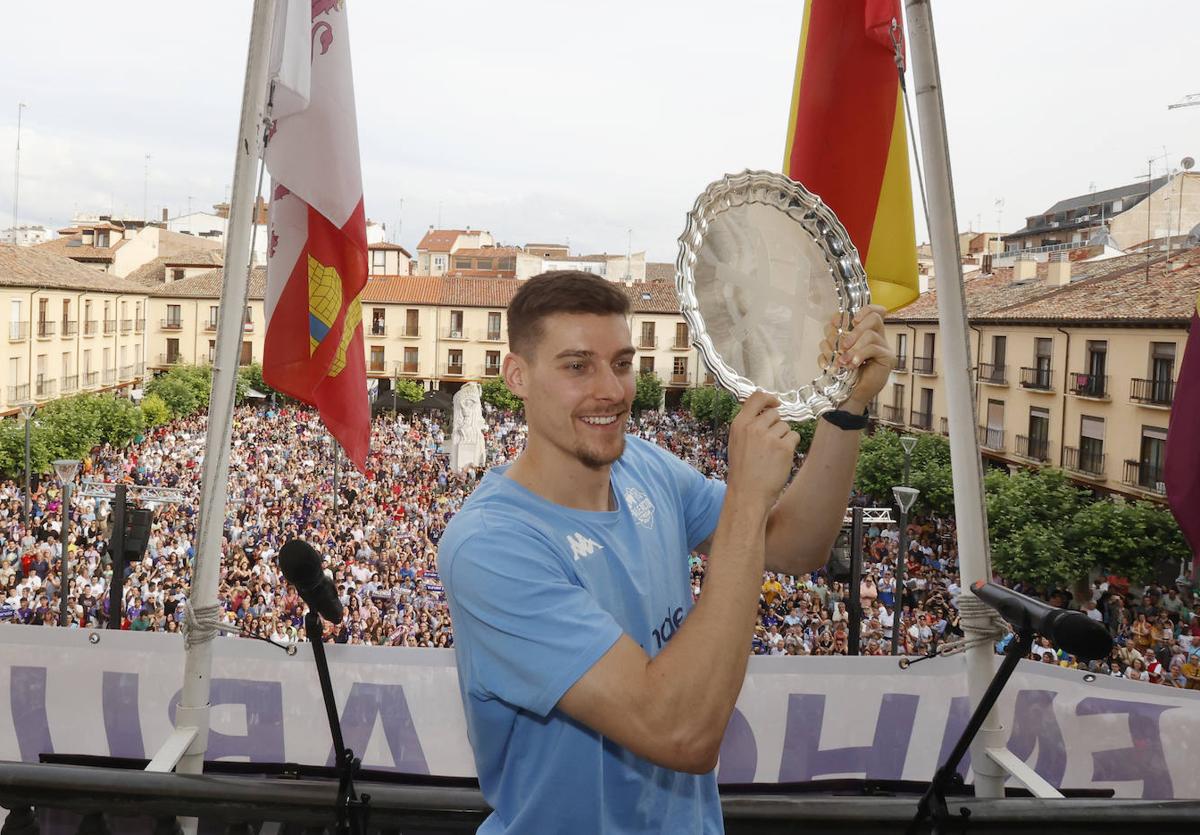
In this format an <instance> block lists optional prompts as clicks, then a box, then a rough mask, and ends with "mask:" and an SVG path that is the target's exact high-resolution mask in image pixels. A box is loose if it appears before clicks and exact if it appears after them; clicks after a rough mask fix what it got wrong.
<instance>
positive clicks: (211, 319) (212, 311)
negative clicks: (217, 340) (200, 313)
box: [208, 304, 220, 330]
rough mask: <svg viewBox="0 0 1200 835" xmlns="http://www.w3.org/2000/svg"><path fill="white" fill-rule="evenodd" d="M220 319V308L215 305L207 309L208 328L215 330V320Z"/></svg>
mask: <svg viewBox="0 0 1200 835" xmlns="http://www.w3.org/2000/svg"><path fill="white" fill-rule="evenodd" d="M219 317H220V308H219V307H217V306H216V305H215V304H214V305H212V306H211V307H209V308H208V326H209V327H210V328H212V329H213V330H216V327H217V319H218V318H219Z"/></svg>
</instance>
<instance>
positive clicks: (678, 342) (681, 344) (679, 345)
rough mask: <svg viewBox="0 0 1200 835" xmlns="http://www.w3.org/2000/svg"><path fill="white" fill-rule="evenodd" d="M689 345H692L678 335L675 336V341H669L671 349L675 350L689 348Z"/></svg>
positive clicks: (686, 349)
mask: <svg viewBox="0 0 1200 835" xmlns="http://www.w3.org/2000/svg"><path fill="white" fill-rule="evenodd" d="M691 347H692V345H691V343H690V342H689V341H688V340H687V339H680V338H679V337H675V341H674V342H672V343H671V349H672V350H675V351H688V350H691Z"/></svg>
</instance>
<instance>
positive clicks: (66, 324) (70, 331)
mask: <svg viewBox="0 0 1200 835" xmlns="http://www.w3.org/2000/svg"><path fill="white" fill-rule="evenodd" d="M62 333H63V336H74V335H75V334H77V333H79V322H78V320H76V319H63V321H62Z"/></svg>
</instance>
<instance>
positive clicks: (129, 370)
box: [121, 363, 133, 380]
mask: <svg viewBox="0 0 1200 835" xmlns="http://www.w3.org/2000/svg"><path fill="white" fill-rule="evenodd" d="M121 379H122V380H132V379H133V364H132V363H130V364H129V365H122V366H121Z"/></svg>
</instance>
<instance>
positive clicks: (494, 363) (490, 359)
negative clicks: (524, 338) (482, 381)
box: [483, 351, 500, 377]
mask: <svg viewBox="0 0 1200 835" xmlns="http://www.w3.org/2000/svg"><path fill="white" fill-rule="evenodd" d="M483 373H484V374H485V375H487V376H489V377H495V376H496V375H497V374H499V373H500V352H499V351H488V352H487V354H486V355H485V357H484V360H483Z"/></svg>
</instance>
